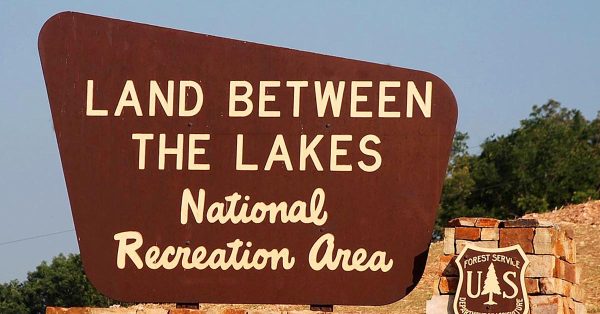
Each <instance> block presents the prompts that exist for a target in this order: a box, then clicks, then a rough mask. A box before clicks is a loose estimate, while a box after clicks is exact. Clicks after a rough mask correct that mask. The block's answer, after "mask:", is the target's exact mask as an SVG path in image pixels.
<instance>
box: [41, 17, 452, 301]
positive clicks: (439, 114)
mask: <svg viewBox="0 0 600 314" xmlns="http://www.w3.org/2000/svg"><path fill="white" fill-rule="evenodd" d="M406 47H412V46H411V45H410V43H407V44H406ZM411 49H414V48H411ZM39 50H40V56H41V61H42V67H43V70H44V76H45V80H46V86H47V89H48V97H49V100H50V105H51V110H52V118H53V121H54V128H55V131H56V137H57V141H58V146H59V150H60V156H61V161H62V166H63V169H64V174H65V180H66V184H67V189H68V193H69V199H70V203H71V208H72V212H73V219H74V222H75V227H76V232H77V239H78V241H79V247H80V251H81V256H82V259H83V263H84V267H85V271H86V273H87V275H88V277H89V279H90V280H91V282H92V283H93V284H94V285H95V286H96V287H97V288H98V289H99V290H100V291H101V292H102V293H104V294H106V295H108V296H110V297H113V298H116V299H120V300H126V301H147V302H214V303H296V304H362V305H378V304H387V303H391V302H394V301H396V300H399V299H400V298H402V297H403V296H404V295H406V294H407V293H409V292H410V291H411V289H412V288H413V287H414V286H415V285H416V283H417V282H418V280H419V279H420V277H421V274H422V272H423V269H424V266H425V260H426V257H427V251H428V247H429V242H430V238H431V232H432V229H433V224H434V219H435V214H436V207H437V206H438V202H439V198H440V193H441V187H442V182H443V179H444V175H445V170H446V165H447V162H448V156H449V152H450V147H451V142H452V136H453V134H454V128H455V124H456V117H457V108H456V101H455V99H454V96H453V95H452V92H451V90H450V89H449V88H448V86H447V85H446V84H445V83H444V82H443V81H442V80H440V79H439V78H438V77H436V76H434V75H432V74H429V73H426V72H421V71H416V70H409V69H403V68H397V67H392V66H387V65H380V64H373V63H368V62H362V61H355V60H348V59H343V58H337V57H331V56H324V55H319V54H314V53H308V52H302V51H295V50H290V49H284V48H278V47H272V46H266V45H260V44H255V43H249V42H244V41H238V40H231V39H224V38H219V37H214V36H209V35H203V34H194V33H189V32H184V31H178V30H172V29H166V28H161V27H155V26H149V25H143V24H137V23H131V22H125V21H119V20H114V19H108V18H102V17H96V16H90V15H85V14H80V13H61V14H58V15H56V16H54V17H52V18H51V19H50V20H49V21H48V22H47V23H46V24H45V25H44V27H43V29H42V30H41V33H40V37H39Z"/></svg>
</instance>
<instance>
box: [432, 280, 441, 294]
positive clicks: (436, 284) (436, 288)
mask: <svg viewBox="0 0 600 314" xmlns="http://www.w3.org/2000/svg"><path fill="white" fill-rule="evenodd" d="M431 288H433V294H434V295H439V294H440V277H436V278H435V279H434V280H433V283H432V284H431Z"/></svg>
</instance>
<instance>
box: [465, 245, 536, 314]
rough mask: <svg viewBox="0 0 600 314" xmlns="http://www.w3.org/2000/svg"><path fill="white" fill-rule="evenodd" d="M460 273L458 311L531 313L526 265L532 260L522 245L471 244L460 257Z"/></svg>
mask: <svg viewBox="0 0 600 314" xmlns="http://www.w3.org/2000/svg"><path fill="white" fill-rule="evenodd" d="M456 264H457V265H458V270H459V274H460V278H459V282H458V288H457V290H456V296H455V298H454V312H455V313H456V314H466V313H513V314H527V313H528V312H529V300H528V298H527V290H526V289H525V269H526V267H527V265H528V264H529V260H528V259H527V256H526V255H525V252H524V251H523V249H521V246H519V245H513V246H510V247H505V248H498V249H488V248H481V247H476V246H473V245H471V244H469V245H467V246H465V248H464V249H463V250H462V252H461V253H460V254H459V255H458V257H457V258H456Z"/></svg>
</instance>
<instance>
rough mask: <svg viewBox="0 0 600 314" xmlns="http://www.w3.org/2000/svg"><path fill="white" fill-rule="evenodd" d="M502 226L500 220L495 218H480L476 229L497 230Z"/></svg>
mask: <svg viewBox="0 0 600 314" xmlns="http://www.w3.org/2000/svg"><path fill="white" fill-rule="evenodd" d="M499 225H500V220H498V219H494V218H478V219H477V222H475V227H484V228H496V227H498V226H499Z"/></svg>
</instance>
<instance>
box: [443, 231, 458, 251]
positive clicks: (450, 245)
mask: <svg viewBox="0 0 600 314" xmlns="http://www.w3.org/2000/svg"><path fill="white" fill-rule="evenodd" d="M454 230H455V229H454V228H444V254H446V255H452V254H456V253H455V252H454V233H455V231H454Z"/></svg>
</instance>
